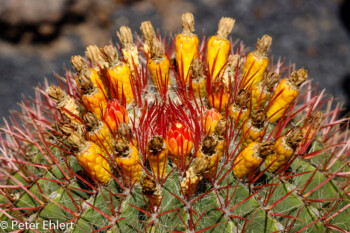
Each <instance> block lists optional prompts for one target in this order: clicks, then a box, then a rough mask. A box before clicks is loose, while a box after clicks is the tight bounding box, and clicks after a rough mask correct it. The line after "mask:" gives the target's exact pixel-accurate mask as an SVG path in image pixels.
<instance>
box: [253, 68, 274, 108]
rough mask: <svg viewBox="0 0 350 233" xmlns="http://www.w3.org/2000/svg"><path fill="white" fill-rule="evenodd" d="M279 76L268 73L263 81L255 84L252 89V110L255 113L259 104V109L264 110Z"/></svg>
mask: <svg viewBox="0 0 350 233" xmlns="http://www.w3.org/2000/svg"><path fill="white" fill-rule="evenodd" d="M278 77H279V75H278V74H277V73H275V72H270V73H268V75H267V77H266V78H264V79H263V81H261V82H258V83H255V84H253V85H252V88H251V104H252V110H253V111H255V110H256V108H257V105H258V103H259V109H263V108H264V106H265V104H266V102H267V101H268V100H270V96H271V90H272V88H273V87H274V86H275V84H276V82H277V80H278Z"/></svg>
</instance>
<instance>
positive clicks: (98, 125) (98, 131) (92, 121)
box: [83, 112, 113, 158]
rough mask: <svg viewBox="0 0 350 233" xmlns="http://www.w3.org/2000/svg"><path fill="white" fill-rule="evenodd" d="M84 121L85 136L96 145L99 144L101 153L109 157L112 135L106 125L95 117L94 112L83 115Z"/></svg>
mask: <svg viewBox="0 0 350 233" xmlns="http://www.w3.org/2000/svg"><path fill="white" fill-rule="evenodd" d="M83 120H84V121H85V124H86V128H87V132H86V134H85V136H86V138H87V139H88V140H90V141H92V142H94V143H96V144H97V145H99V146H100V147H101V149H102V151H103V155H104V156H105V157H106V158H109V155H108V154H111V151H112V139H113V136H112V134H111V132H110V130H109V128H108V126H107V124H106V123H105V122H103V121H100V120H98V119H97V117H96V116H95V114H93V113H91V112H89V113H86V114H85V115H84V116H83Z"/></svg>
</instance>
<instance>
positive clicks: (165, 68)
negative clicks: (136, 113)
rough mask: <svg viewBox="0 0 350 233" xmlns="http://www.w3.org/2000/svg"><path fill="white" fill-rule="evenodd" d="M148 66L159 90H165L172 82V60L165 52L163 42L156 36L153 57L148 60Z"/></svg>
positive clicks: (153, 44)
mask: <svg viewBox="0 0 350 233" xmlns="http://www.w3.org/2000/svg"><path fill="white" fill-rule="evenodd" d="M147 67H148V70H149V73H150V75H151V78H152V81H153V83H154V85H155V86H156V87H157V88H158V90H159V92H161V93H163V92H165V91H166V90H167V89H168V85H169V84H170V61H169V59H168V57H167V56H165V54H164V49H163V45H162V43H161V42H160V41H159V40H157V39H156V38H153V43H152V47H151V57H150V58H149V59H148V61H147Z"/></svg>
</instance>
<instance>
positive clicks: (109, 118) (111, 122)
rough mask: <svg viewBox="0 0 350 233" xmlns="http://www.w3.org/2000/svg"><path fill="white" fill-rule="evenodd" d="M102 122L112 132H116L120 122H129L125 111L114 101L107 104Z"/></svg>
mask: <svg viewBox="0 0 350 233" xmlns="http://www.w3.org/2000/svg"><path fill="white" fill-rule="evenodd" d="M103 120H104V121H105V122H106V123H107V125H108V126H109V128H110V129H111V130H112V131H114V132H115V131H117V129H118V125H119V123H120V122H125V123H126V124H127V123H128V122H129V118H128V113H127V111H126V109H125V108H124V107H123V106H122V105H121V104H120V103H119V101H118V100H116V99H113V100H110V101H109V102H108V104H107V108H106V112H105V113H104V115H103Z"/></svg>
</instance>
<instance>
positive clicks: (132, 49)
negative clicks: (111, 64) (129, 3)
mask: <svg viewBox="0 0 350 233" xmlns="http://www.w3.org/2000/svg"><path fill="white" fill-rule="evenodd" d="M117 36H118V38H119V40H120V42H121V43H122V45H123V47H122V49H121V51H122V54H123V58H124V60H125V61H126V63H127V64H128V66H129V68H130V70H131V72H135V69H136V70H137V71H138V69H139V66H140V62H139V51H138V49H137V46H136V45H135V44H134V42H133V37H132V32H131V29H130V28H129V27H126V26H121V27H120V32H117Z"/></svg>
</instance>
